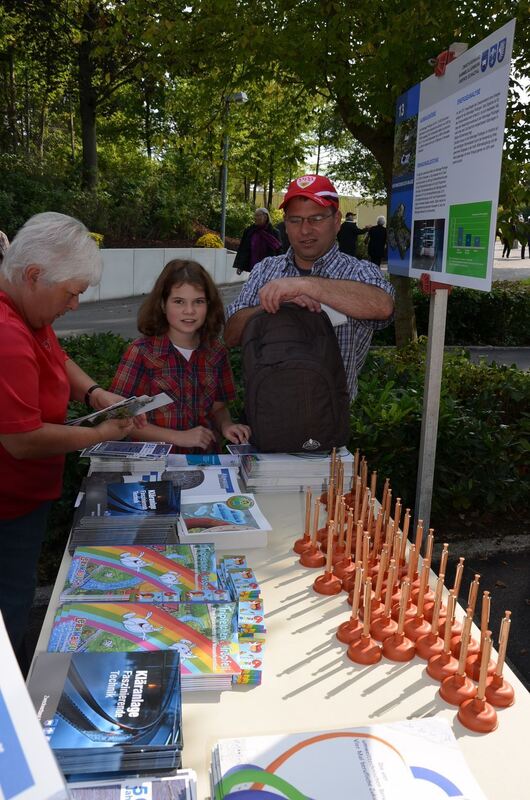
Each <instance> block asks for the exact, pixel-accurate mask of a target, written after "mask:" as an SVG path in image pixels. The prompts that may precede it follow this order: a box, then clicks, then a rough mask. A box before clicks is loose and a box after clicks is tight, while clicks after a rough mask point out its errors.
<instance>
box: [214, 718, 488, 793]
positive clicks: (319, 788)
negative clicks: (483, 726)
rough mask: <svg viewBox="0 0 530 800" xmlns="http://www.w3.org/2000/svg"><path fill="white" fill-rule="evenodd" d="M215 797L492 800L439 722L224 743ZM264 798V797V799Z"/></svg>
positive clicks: (219, 748)
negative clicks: (448, 799)
mask: <svg viewBox="0 0 530 800" xmlns="http://www.w3.org/2000/svg"><path fill="white" fill-rule="evenodd" d="M210 775H211V783H212V785H211V796H212V797H215V798H216V800H223V798H236V797H238V798H239V797H240V798H247V797H248V798H250V797H254V791H253V787H254V786H256V785H257V784H259V786H260V787H263V792H264V797H271V798H272V797H273V796H274V797H276V791H280V794H281V796H282V797H293V798H294V797H297V798H302V797H304V798H309V797H311V798H313V800H331V798H332V799H333V800H352V798H355V800H374V798H375V797H377V798H378V799H379V800H403V798H405V797H406V798H411V800H412V798H417V799H418V800H420V798H421V800H438V798H441V797H446V796H451V797H460V798H464V797H465V798H466V800H486V798H485V795H484V794H483V792H482V790H481V789H480V787H479V785H478V784H477V782H476V780H475V779H474V777H473V775H472V774H471V772H470V771H469V768H468V767H467V765H466V763H465V760H464V758H463V756H462V754H461V752H460V750H459V748H458V744H457V741H456V739H455V737H454V734H453V732H452V730H451V727H450V725H449V723H448V722H447V721H446V720H444V719H441V718H438V717H424V718H422V719H415V720H408V721H405V722H395V723H390V724H381V725H369V726H367V727H364V728H350V729H346V730H338V731H315V732H312V733H295V734H284V735H281V734H279V735H277V736H247V737H241V738H239V739H222V740H221V741H220V742H218V743H217V745H216V746H215V747H214V749H213V751H212V762H211V773H210ZM259 796H260V795H259V793H256V797H259Z"/></svg>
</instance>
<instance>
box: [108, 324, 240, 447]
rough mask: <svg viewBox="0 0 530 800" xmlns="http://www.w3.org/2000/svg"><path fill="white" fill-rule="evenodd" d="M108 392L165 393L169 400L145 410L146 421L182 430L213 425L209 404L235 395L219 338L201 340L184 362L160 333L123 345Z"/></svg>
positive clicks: (225, 352) (134, 393) (180, 355)
mask: <svg viewBox="0 0 530 800" xmlns="http://www.w3.org/2000/svg"><path fill="white" fill-rule="evenodd" d="M111 391H112V392H116V393H117V394H121V395H123V396H124V397H131V396H133V395H142V394H147V395H154V394H158V392H167V394H169V395H170V396H171V397H172V398H173V399H174V401H175V402H174V403H171V404H169V405H167V406H163V407H162V408H157V409H155V410H154V411H151V412H149V413H148V414H147V417H148V421H149V422H152V423H153V424H154V425H160V426H161V427H164V428H171V429H172V430H183V431H185V430H189V429H190V428H195V427H196V426H197V425H203V426H204V427H205V428H210V429H212V430H215V427H214V424H213V419H212V416H211V411H212V406H213V404H214V403H215V402H217V401H219V402H223V403H228V402H229V401H230V400H233V399H234V397H235V387H234V378H233V376H232V370H231V368H230V362H229V360H228V351H227V349H226V347H225V346H224V345H223V344H222V342H221V341H219V340H217V341H214V342H208V343H201V344H200V345H199V347H198V348H197V349H196V350H194V351H193V353H192V355H191V358H190V360H189V361H188V360H187V359H186V358H184V356H183V355H182V353H179V351H178V350H177V349H176V348H175V347H174V346H173V344H172V343H171V341H170V339H169V337H168V336H166V335H163V336H148V337H145V338H143V339H137V340H136V341H134V342H133V343H132V344H131V345H130V346H129V348H128V349H127V350H126V352H125V353H124V355H123V356H122V359H121V361H120V364H119V366H118V370H117V372H116V375H115V376H114V379H113V381H112V386H111ZM213 450H214V451H215V447H213ZM180 452H194V450H186V449H182V450H181V451H180ZM197 452H203V451H201V450H197Z"/></svg>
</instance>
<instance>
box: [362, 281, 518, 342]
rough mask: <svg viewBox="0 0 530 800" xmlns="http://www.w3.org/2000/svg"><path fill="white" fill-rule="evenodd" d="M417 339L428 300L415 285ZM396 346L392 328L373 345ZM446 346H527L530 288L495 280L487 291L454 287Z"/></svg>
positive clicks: (425, 320)
mask: <svg viewBox="0 0 530 800" xmlns="http://www.w3.org/2000/svg"><path fill="white" fill-rule="evenodd" d="M412 295H413V302H414V310H415V313H416V325H417V329H418V335H419V336H426V335H427V331H428V325H429V302H430V298H429V297H428V296H427V295H424V294H423V293H422V292H421V290H420V288H419V285H418V283H417V281H414V282H413V288H412ZM394 343H395V335H394V326H393V325H390V326H389V327H388V328H385V329H384V330H383V331H380V332H378V333H377V334H376V335H375V336H374V339H373V344H374V345H376V344H389V345H393V344H394ZM445 343H446V345H461V346H468V345H491V346H494V347H524V346H528V345H530V286H528V285H527V284H524V283H521V282H519V281H495V282H494V283H493V286H492V289H491V291H490V292H479V291H476V290H474V289H462V288H460V287H454V288H453V289H452V291H451V293H450V295H449V299H448V303H447V322H446V333H445Z"/></svg>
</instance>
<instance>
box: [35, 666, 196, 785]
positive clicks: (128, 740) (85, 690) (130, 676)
mask: <svg viewBox="0 0 530 800" xmlns="http://www.w3.org/2000/svg"><path fill="white" fill-rule="evenodd" d="M28 691H29V693H30V696H31V699H32V701H33V705H34V707H35V710H36V711H37V715H38V717H39V720H40V722H41V725H42V728H43V730H44V734H45V736H46V738H47V739H48V742H49V744H50V746H51V748H52V750H53V752H54V754H55V757H56V758H57V761H58V763H59V766H60V767H61V769H62V770H63V772H64V773H65V775H67V776H69V777H70V776H76V777H77V776H82V779H83V780H86V778H87V776H89V775H94V774H97V776H98V777H109V778H110V777H120V778H121V777H127V775H134V774H138V773H140V774H141V773H148V774H149V773H150V774H157V773H161V774H164V773H167V772H169V771H170V770H175V769H176V768H177V767H179V766H180V765H181V749H182V714H181V708H182V704H181V693H180V659H179V654H178V653H177V652H175V651H171V650H166V651H163V652H160V651H153V652H136V653H63V654H58V653H39V655H38V656H37V658H36V660H35V663H34V666H33V669H32V672H31V675H30V678H29V681H28Z"/></svg>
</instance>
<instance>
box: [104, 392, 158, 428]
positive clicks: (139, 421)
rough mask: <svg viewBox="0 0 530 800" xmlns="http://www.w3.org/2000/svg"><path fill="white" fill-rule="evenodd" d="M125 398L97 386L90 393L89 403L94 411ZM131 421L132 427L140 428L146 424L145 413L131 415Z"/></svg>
mask: <svg viewBox="0 0 530 800" xmlns="http://www.w3.org/2000/svg"><path fill="white" fill-rule="evenodd" d="M126 399H127V398H126V397H122V395H121V394H114V392H107V390H106V389H102V388H100V387H98V388H97V389H94V391H93V392H92V394H91V395H90V405H91V407H92V408H93V409H94V410H95V411H104V410H105V409H106V408H108V407H109V406H112V405H114V403H121V401H122V400H126ZM132 421H133V424H134V427H135V428H137V429H141V428H143V427H144V426H145V425H147V417H146V416H145V414H137V415H136V416H135V417H132Z"/></svg>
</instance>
